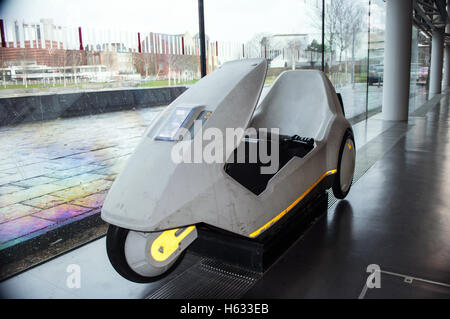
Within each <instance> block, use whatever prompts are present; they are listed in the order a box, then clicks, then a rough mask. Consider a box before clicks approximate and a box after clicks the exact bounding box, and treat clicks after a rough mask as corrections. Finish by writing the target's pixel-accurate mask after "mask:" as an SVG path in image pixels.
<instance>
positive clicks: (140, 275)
mask: <svg viewBox="0 0 450 319" xmlns="http://www.w3.org/2000/svg"><path fill="white" fill-rule="evenodd" d="M157 235H158V234H155V233H141V232H135V231H131V230H129V229H125V228H121V227H117V226H114V225H109V228H108V232H107V234H106V251H107V254H108V258H109V261H110V262H111V264H112V266H113V267H114V269H115V270H116V271H117V272H118V273H119V274H120V275H121V276H122V277H124V278H125V279H128V280H130V281H133V282H137V283H149V282H153V281H157V280H159V279H161V278H163V277H165V276H167V275H168V274H169V273H170V272H171V271H172V270H173V269H174V268H175V266H176V265H177V264H178V263H179V262H180V261H181V259H182V257H183V255H184V251H183V252H180V254H179V255H177V256H175V257H174V258H172V259H171V260H168V261H167V262H164V263H160V262H156V261H154V260H152V258H151V255H150V248H149V247H151V244H152V242H153V241H154V239H156V237H157Z"/></svg>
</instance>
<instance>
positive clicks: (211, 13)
mask: <svg viewBox="0 0 450 319" xmlns="http://www.w3.org/2000/svg"><path fill="white" fill-rule="evenodd" d="M0 1H1V0H0ZM313 2H315V1H313ZM204 6H205V29H206V33H207V34H208V35H209V36H210V37H211V38H212V39H214V40H225V41H232V40H234V41H247V40H249V39H250V38H251V37H252V36H253V35H254V34H255V33H258V32H270V33H311V32H320V29H319V30H317V23H314V21H313V20H314V17H316V19H318V16H317V13H318V12H317V10H316V9H314V8H312V7H311V6H307V5H305V4H304V1H299V0H278V1H274V0H204ZM197 14H198V8H197V0H126V1H124V0H3V1H1V7H0V15H1V17H2V18H3V19H7V20H9V21H13V20H15V19H19V20H25V21H26V22H37V21H39V19H41V18H52V19H53V20H54V22H55V23H56V24H59V25H66V26H67V25H69V26H70V25H72V26H85V27H86V26H88V27H102V28H112V29H120V30H124V31H125V30H128V31H136V32H137V31H141V32H149V31H152V32H161V33H171V34H176V33H184V32H185V31H189V32H190V33H191V34H195V33H197V31H198V19H197ZM319 23H320V20H319ZM319 25H320V24H319Z"/></svg>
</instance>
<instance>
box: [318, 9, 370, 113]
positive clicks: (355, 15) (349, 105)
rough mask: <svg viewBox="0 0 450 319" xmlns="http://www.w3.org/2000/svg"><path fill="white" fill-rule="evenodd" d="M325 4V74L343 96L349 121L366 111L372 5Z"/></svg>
mask: <svg viewBox="0 0 450 319" xmlns="http://www.w3.org/2000/svg"><path fill="white" fill-rule="evenodd" d="M325 3H326V6H325V61H326V62H325V73H326V74H327V75H328V77H329V78H330V80H331V82H332V83H333V85H334V87H335V89H336V92H338V93H341V95H342V99H343V102H344V108H345V112H346V116H347V118H349V119H353V118H357V117H358V116H360V115H361V114H365V111H366V96H367V57H368V39H367V37H368V17H369V15H368V14H369V13H368V12H369V2H368V1H365V0H360V1H354V0H327V1H326V2H325Z"/></svg>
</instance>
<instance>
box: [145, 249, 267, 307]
mask: <svg viewBox="0 0 450 319" xmlns="http://www.w3.org/2000/svg"><path fill="white" fill-rule="evenodd" d="M260 277H261V275H260V274H258V273H254V272H250V271H247V270H244V269H240V268H236V267H232V266H228V265H224V264H222V263H219V262H216V261H214V260H211V259H207V258H202V259H200V260H199V261H198V262H197V263H196V264H195V265H193V266H192V267H190V268H188V269H186V270H185V271H184V272H182V273H181V274H179V275H178V276H177V277H175V278H173V279H172V280H171V281H169V282H168V283H167V284H165V285H164V286H162V287H160V288H159V289H157V290H156V291H154V292H152V293H151V294H150V295H149V296H148V297H147V299H186V298H189V299H219V298H220V299H222V298H223V299H236V298H239V297H241V296H242V295H243V294H244V293H245V292H246V291H247V290H248V289H250V287H251V286H252V285H253V284H254V283H255V282H256V281H257V280H258V279H259V278H260Z"/></svg>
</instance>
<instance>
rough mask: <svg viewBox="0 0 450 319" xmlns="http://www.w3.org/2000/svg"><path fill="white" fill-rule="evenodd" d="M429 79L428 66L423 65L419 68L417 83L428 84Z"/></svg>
mask: <svg viewBox="0 0 450 319" xmlns="http://www.w3.org/2000/svg"><path fill="white" fill-rule="evenodd" d="M427 79H428V67H427V66H424V67H421V68H420V70H419V75H418V76H417V84H419V85H426V84H427Z"/></svg>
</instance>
